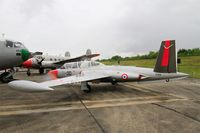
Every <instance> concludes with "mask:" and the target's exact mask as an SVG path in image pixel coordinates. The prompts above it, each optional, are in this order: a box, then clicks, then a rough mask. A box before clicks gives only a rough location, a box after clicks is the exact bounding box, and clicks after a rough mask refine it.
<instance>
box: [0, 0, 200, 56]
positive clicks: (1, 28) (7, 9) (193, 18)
mask: <svg viewBox="0 0 200 133" xmlns="http://www.w3.org/2000/svg"><path fill="white" fill-rule="evenodd" d="M1 33H5V34H6V35H5V37H6V38H9V39H14V40H17V41H21V42H23V43H24V44H25V45H26V47H28V48H29V50H31V51H43V52H45V53H49V54H52V55H60V54H62V55H64V53H65V51H70V52H71V55H72V56H77V55H80V54H83V53H85V51H86V49H87V48H90V49H91V50H92V51H93V52H98V53H100V54H101V58H108V57H111V56H113V55H116V54H118V55H121V56H129V55H137V54H141V53H147V52H148V51H150V50H152V51H155V50H158V49H159V47H160V42H161V41H162V40H165V39H175V40H176V42H177V47H178V48H195V47H200V43H199V42H200V0H0V34H1Z"/></svg>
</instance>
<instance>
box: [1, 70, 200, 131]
mask: <svg viewBox="0 0 200 133" xmlns="http://www.w3.org/2000/svg"><path fill="white" fill-rule="evenodd" d="M15 78H17V79H25V80H32V81H37V82H42V81H44V80H46V79H47V76H45V75H42V76H41V75H39V74H33V75H32V76H30V77H28V76H26V74H25V73H24V72H20V73H17V74H16V75H15ZM91 87H92V92H91V93H84V92H82V91H81V90H80V85H79V84H74V85H63V86H59V87H55V91H51V92H45V93H24V92H19V91H15V90H12V89H10V88H9V87H8V86H7V84H0V133H27V132H28V133H35V132H37V133H40V132H48V133H55V132H56V133H89V132H91V133H102V132H103V133H198V132H199V131H200V80H198V79H191V78H189V79H184V80H179V81H173V82H164V81H161V82H156V83H151V82H148V83H124V84H122V83H120V84H118V85H114V86H113V85H111V84H92V85H91Z"/></svg>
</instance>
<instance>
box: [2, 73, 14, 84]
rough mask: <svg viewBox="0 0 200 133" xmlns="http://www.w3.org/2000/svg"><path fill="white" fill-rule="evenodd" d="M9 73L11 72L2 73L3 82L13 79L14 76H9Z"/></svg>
mask: <svg viewBox="0 0 200 133" xmlns="http://www.w3.org/2000/svg"><path fill="white" fill-rule="evenodd" d="M9 74H10V73H9V72H5V73H3V74H1V76H0V79H1V82H2V83H9V82H10V81H12V80H13V76H10V77H7V76H8V75H9Z"/></svg>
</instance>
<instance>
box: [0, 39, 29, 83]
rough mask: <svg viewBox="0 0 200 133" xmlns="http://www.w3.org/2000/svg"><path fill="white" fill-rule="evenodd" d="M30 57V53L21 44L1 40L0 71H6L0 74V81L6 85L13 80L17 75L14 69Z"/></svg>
mask: <svg viewBox="0 0 200 133" xmlns="http://www.w3.org/2000/svg"><path fill="white" fill-rule="evenodd" d="M29 56H30V52H29V51H28V50H27V48H26V47H25V46H24V45H23V44H22V43H21V42H18V41H11V40H8V39H4V40H0V70H5V72H3V73H1V74H0V80H1V81H2V82H4V83H6V82H9V81H10V80H12V78H13V74H14V73H15V71H14V69H13V68H14V67H16V66H19V65H21V64H22V63H23V62H24V61H26V60H27V59H28V58H29ZM7 69H10V70H9V71H6V70H7Z"/></svg>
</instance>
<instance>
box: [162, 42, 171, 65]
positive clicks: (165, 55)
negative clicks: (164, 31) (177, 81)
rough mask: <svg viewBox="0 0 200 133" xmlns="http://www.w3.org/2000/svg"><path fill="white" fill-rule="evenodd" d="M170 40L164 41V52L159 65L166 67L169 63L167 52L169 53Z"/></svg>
mask: <svg viewBox="0 0 200 133" xmlns="http://www.w3.org/2000/svg"><path fill="white" fill-rule="evenodd" d="M169 50H170V40H167V41H165V45H164V52H163V56H162V62H161V66H163V67H167V66H168V65H169V56H170V55H169V54H170V51H169Z"/></svg>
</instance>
